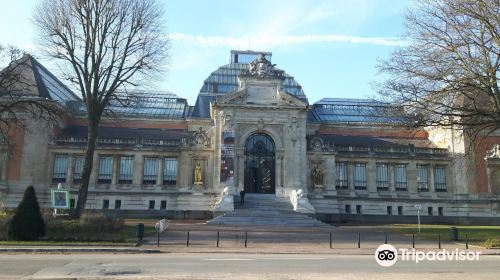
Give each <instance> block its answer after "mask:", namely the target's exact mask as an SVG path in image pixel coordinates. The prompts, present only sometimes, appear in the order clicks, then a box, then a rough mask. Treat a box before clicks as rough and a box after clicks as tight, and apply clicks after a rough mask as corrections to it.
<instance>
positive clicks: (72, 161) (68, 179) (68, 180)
mask: <svg viewBox="0 0 500 280" xmlns="http://www.w3.org/2000/svg"><path fill="white" fill-rule="evenodd" d="M74 166H75V155H72V154H69V155H68V170H67V172H66V185H68V186H69V185H72V184H73V170H75V168H74Z"/></svg>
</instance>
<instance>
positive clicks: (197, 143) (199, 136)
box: [191, 127, 210, 148]
mask: <svg viewBox="0 0 500 280" xmlns="http://www.w3.org/2000/svg"><path fill="white" fill-rule="evenodd" d="M209 143H210V141H209V138H208V136H207V134H206V133H205V132H204V131H203V129H202V128H201V127H200V128H199V129H198V130H197V131H195V132H194V133H193V137H192V139H191V146H192V147H196V148H206V147H208V146H209Z"/></svg>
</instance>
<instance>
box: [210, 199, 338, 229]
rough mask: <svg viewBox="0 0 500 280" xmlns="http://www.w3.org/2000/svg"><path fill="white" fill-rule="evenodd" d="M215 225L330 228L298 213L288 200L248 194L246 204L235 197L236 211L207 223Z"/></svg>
mask: <svg viewBox="0 0 500 280" xmlns="http://www.w3.org/2000/svg"><path fill="white" fill-rule="evenodd" d="M207 223H208V224H214V225H266V226H267V225H279V226H294V227H329V226H330V225H328V224H325V223H322V222H321V221H319V220H316V219H315V218H314V217H311V216H308V215H306V214H302V213H298V212H295V211H294V210H293V206H292V204H291V203H290V201H289V200H288V199H285V198H280V197H276V195H275V194H246V195H245V203H244V204H241V203H240V197H239V196H235V197H234V211H232V212H226V213H225V214H224V215H222V216H219V217H216V218H214V219H213V220H210V221H208V222H207Z"/></svg>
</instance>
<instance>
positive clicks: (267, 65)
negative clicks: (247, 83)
mask: <svg viewBox="0 0 500 280" xmlns="http://www.w3.org/2000/svg"><path fill="white" fill-rule="evenodd" d="M275 66H276V64H271V62H270V61H269V60H267V59H266V56H265V54H263V53H260V54H259V57H258V58H257V59H256V60H254V61H252V62H250V69H249V70H246V71H243V72H242V75H248V76H255V77H258V78H266V77H278V78H284V73H285V72H284V71H283V70H278V69H275V68H274V67H275Z"/></svg>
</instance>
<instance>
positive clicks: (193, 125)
mask: <svg viewBox="0 0 500 280" xmlns="http://www.w3.org/2000/svg"><path fill="white" fill-rule="evenodd" d="M238 54H240V55H243V54H244V55H246V56H249V55H250V56H251V55H253V56H254V58H255V59H254V60H253V61H252V62H251V63H249V64H247V63H240V62H238V59H237V58H236V57H237V55H238ZM270 55H271V54H270V53H263V54H259V53H257V52H248V51H247V52H238V51H233V52H232V62H231V64H228V65H226V66H223V67H221V68H220V69H219V70H217V71H215V72H214V73H212V75H211V76H210V77H209V78H208V79H207V80H206V81H205V83H204V86H203V87H202V90H201V91H200V95H199V97H198V100H197V102H196V104H195V106H189V105H188V104H187V102H186V100H185V99H183V98H180V97H178V96H176V95H173V94H157V93H156V94H149V93H138V94H137V95H136V98H137V100H136V101H137V105H135V106H136V107H135V108H133V109H134V110H130V109H129V108H121V107H119V105H114V106H115V107H113V108H114V109H115V110H116V111H115V113H116V114H115V115H116V116H115V117H113V118H111V117H108V118H104V120H103V121H102V123H101V127H100V131H99V139H98V148H97V150H96V152H95V156H94V162H93V173H92V176H91V186H90V188H89V196H88V202H87V208H88V209H92V210H95V211H102V209H107V210H106V211H116V212H117V213H121V214H123V215H129V216H134V215H142V216H167V217H170V218H178V219H193V218H210V217H211V216H212V215H213V214H214V213H216V214H217V213H220V212H225V211H232V210H233V209H234V208H233V196H234V195H238V194H239V192H240V191H242V190H245V191H247V192H257V193H259V192H262V193H274V194H275V195H276V196H278V197H284V198H286V199H289V201H290V203H292V204H293V206H294V209H295V210H296V211H299V212H303V213H308V214H311V215H316V217H318V218H319V219H321V220H325V221H342V220H359V221H361V220H370V221H374V220H380V221H392V222H394V221H399V222H412V221H413V219H414V216H415V215H416V208H415V205H416V204H421V205H422V206H423V209H422V210H421V215H422V216H423V219H424V221H427V222H463V223H466V222H484V223H498V220H499V219H498V218H499V217H500V209H499V202H500V200H499V199H500V196H499V194H500V175H499V174H500V160H499V158H500V157H499V150H500V149H499V148H498V147H499V146H498V145H499V144H500V140H499V139H498V138H497V137H498V136H495V135H493V136H490V137H489V138H488V139H487V141H486V142H487V144H485V146H484V147H483V148H481V149H482V150H481V149H480V150H477V151H476V152H475V154H474V155H470V153H466V150H467V149H468V148H469V146H470V143H468V142H467V139H466V138H465V137H464V136H462V135H461V134H460V131H456V130H444V129H433V130H421V131H416V132H415V131H404V130H402V129H398V128H396V127H395V126H393V123H392V120H390V119H387V118H386V117H385V116H383V114H380V112H379V111H377V110H379V109H380V108H382V109H383V108H384V107H387V106H392V105H390V104H385V103H378V102H376V101H373V100H355V99H331V98H330V99H323V100H320V101H319V102H316V103H314V104H309V102H308V100H307V98H306V96H305V95H304V94H303V91H302V88H301V87H300V85H298V84H297V83H296V82H295V80H294V79H293V77H291V76H289V75H288V74H286V73H285V72H284V71H282V70H279V69H277V68H276V67H275V66H274V65H273V64H271V63H270ZM30 59H32V58H30ZM32 64H33V67H32V68H33V69H32V71H33V73H32V74H31V73H30V74H29V75H33V76H34V77H35V79H33V80H34V81H37V82H33V83H34V85H33V87H34V88H36V87H38V89H39V90H38V91H39V92H43V91H46V92H48V96H49V97H50V96H51V90H50V88H49V86H48V85H47V84H44V83H43V82H38V81H39V80H40V77H42V78H43V77H44V75H45V76H47V77H49V78H52V79H54V80H55V81H57V82H58V83H60V82H59V81H58V80H57V78H55V77H54V76H53V75H52V74H50V72H48V71H47V70H46V69H45V68H43V66H41V65H39V63H38V62H36V61H35V60H33V59H32ZM226 70H227V71H226ZM43 71H45V72H43ZM224 71H226V72H224ZM227 73H229V74H227ZM235 73H236V74H235ZM37 77H39V78H37ZM220 77H223V78H224V79H227V81H226V82H224V81H222V80H223V79H219V78H220ZM218 79H219V80H218ZM231 79H233V80H231ZM221 81H222V82H221ZM228 81H229V82H228ZM44 87H47V88H46V89H44ZM67 91H68V93H67V98H66V99H67V100H65V102H64V104H61V106H63V107H64V108H65V110H67V112H68V116H67V117H66V118H64V119H61V121H60V125H59V126H58V127H50V128H49V127H47V126H46V125H43V124H40V123H37V122H35V121H33V120H27V127H26V130H18V131H14V132H13V133H12V134H11V135H10V137H11V138H12V139H11V140H14V141H10V145H3V146H2V147H0V171H1V174H0V201H1V202H2V204H3V205H4V206H6V207H9V208H11V207H15V206H16V205H17V204H18V203H19V201H20V199H21V196H22V193H23V191H24V189H25V188H26V186H28V185H34V186H35V188H36V191H37V195H38V197H39V200H40V202H41V205H42V207H46V208H49V207H50V190H51V189H52V188H55V187H56V186H57V185H58V184H59V183H61V184H62V185H63V187H64V188H65V189H69V190H70V193H71V201H72V206H74V205H73V204H74V201H76V195H77V191H78V184H79V181H78V179H79V174H80V172H81V171H80V170H79V169H81V156H82V155H83V154H84V149H85V141H86V126H85V112H84V110H82V109H81V108H82V104H81V101H80V100H78V98H77V97H75V96H74V94H72V93H70V92H69V89H67ZM29 94H31V95H39V94H40V93H37V91H36V90H32V91H31V92H30V93H29ZM54 99H55V98H54ZM374 108H378V109H376V110H375V109H374ZM139 112H140V113H139ZM225 135H226V136H227V135H229V136H228V138H225ZM227 139H230V141H229V140H227ZM252 141H253V142H252ZM464 155H467V156H464ZM197 172H199V173H198V176H199V177H201V180H196V178H195V174H196V173H197ZM481 178H484V179H481Z"/></svg>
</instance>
